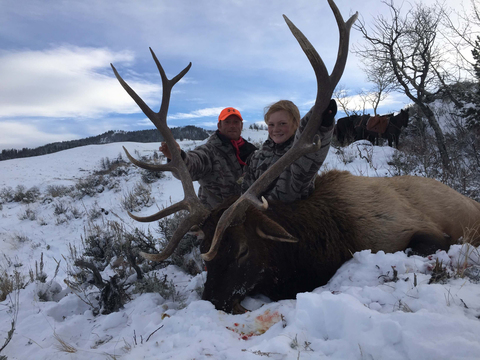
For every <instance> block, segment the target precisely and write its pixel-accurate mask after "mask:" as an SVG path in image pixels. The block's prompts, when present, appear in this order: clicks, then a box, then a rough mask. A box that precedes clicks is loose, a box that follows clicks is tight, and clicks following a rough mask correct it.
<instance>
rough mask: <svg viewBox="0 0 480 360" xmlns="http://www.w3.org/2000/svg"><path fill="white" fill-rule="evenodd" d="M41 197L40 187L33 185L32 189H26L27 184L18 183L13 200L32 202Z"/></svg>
mask: <svg viewBox="0 0 480 360" xmlns="http://www.w3.org/2000/svg"><path fill="white" fill-rule="evenodd" d="M39 197H40V190H39V189H38V187H36V186H33V187H31V188H30V189H28V190H26V188H25V186H23V185H17V187H16V188H15V194H14V196H13V201H15V202H23V203H26V204H30V203H34V202H35V201H37V199H38V198H39Z"/></svg>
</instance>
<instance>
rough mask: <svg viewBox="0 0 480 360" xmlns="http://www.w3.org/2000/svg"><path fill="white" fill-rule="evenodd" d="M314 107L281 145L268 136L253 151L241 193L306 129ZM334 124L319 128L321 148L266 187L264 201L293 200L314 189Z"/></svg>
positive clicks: (299, 160)
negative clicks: (260, 145)
mask: <svg viewBox="0 0 480 360" xmlns="http://www.w3.org/2000/svg"><path fill="white" fill-rule="evenodd" d="M312 110H313V108H312V109H311V110H310V111H309V112H308V113H307V114H306V115H305V116H304V117H303V118H302V120H301V121H300V126H299V127H298V129H297V131H296V133H295V135H294V136H292V137H291V138H290V139H289V140H287V141H286V142H284V143H283V144H275V142H274V141H273V140H272V139H271V138H270V137H268V139H267V140H266V141H265V142H264V143H263V146H262V148H261V149H260V150H258V151H256V152H255V153H254V154H253V155H252V157H251V158H250V160H249V162H248V163H247V168H246V172H245V177H244V179H243V183H242V192H245V191H246V190H247V189H248V188H249V187H250V185H252V184H253V183H254V182H255V180H257V179H258V178H259V177H260V176H261V175H262V174H263V173H264V172H265V171H266V170H267V169H268V168H269V167H270V166H271V165H273V164H274V163H275V162H277V160H278V159H279V158H281V157H282V156H283V155H284V154H285V153H286V152H287V151H288V150H289V149H290V148H291V147H292V145H293V143H294V142H295V141H296V140H297V139H298V138H299V137H300V135H301V134H302V131H303V129H304V128H305V126H306V124H307V122H308V120H309V118H310V116H311V114H312ZM333 127H334V126H333V125H332V126H329V127H323V126H321V127H320V128H319V129H318V134H319V135H320V140H321V142H322V145H321V148H320V150H318V151H317V152H315V153H312V154H308V155H305V156H302V157H301V158H300V159H298V160H297V161H295V162H294V163H293V164H291V165H290V166H289V167H287V168H286V169H285V170H284V171H283V172H282V174H281V175H280V176H279V177H278V178H277V179H276V180H275V181H274V182H273V183H272V184H271V185H270V186H269V187H268V189H267V190H266V191H265V192H264V193H263V196H265V198H266V199H267V200H280V201H283V202H293V201H295V200H299V199H305V198H307V197H308V196H309V195H310V194H311V193H312V192H313V190H314V189H315V178H316V176H317V173H318V170H319V169H320V166H322V164H323V162H324V161H325V158H326V157H327V154H328V150H329V148H330V142H331V140H332V135H333Z"/></svg>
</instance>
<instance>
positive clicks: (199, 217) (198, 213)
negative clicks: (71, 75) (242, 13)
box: [110, 48, 210, 261]
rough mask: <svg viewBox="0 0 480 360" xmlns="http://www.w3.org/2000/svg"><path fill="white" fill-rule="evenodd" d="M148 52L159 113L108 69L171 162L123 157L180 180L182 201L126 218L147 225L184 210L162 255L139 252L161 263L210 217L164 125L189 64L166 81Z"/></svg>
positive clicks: (163, 73)
mask: <svg viewBox="0 0 480 360" xmlns="http://www.w3.org/2000/svg"><path fill="white" fill-rule="evenodd" d="M150 52H151V53H152V56H153V59H154V60H155V63H156V64H157V68H158V70H159V72H160V76H161V77H162V85H163V96H162V104H161V106H160V111H159V112H158V113H156V112H154V111H152V110H151V109H150V108H149V107H148V105H147V104H145V102H144V101H143V100H142V99H141V98H140V96H138V95H137V94H136V93H135V91H133V89H132V88H131V87H130V86H129V85H128V84H127V83H126V82H125V81H124V80H123V79H122V78H121V76H120V75H119V74H118V72H117V70H116V69H115V67H114V66H113V65H112V64H110V65H111V66H112V69H113V72H114V73H115V76H116V77H117V79H118V81H119V82H120V84H121V85H122V86H123V88H124V89H125V90H126V91H127V93H128V94H129V95H130V96H131V97H132V99H133V100H134V101H135V102H136V103H137V105H138V106H139V107H140V109H142V111H143V113H144V114H145V115H146V116H147V117H148V118H149V119H150V120H151V121H152V123H153V124H154V125H155V127H156V128H157V129H158V131H160V134H162V136H163V138H164V139H165V142H166V143H167V145H168V148H169V149H170V151H171V153H172V161H170V162H169V163H167V164H162V165H153V164H146V163H144V162H141V161H138V160H136V159H135V158H133V157H132V156H131V155H130V154H129V153H128V151H127V149H125V147H124V148H123V149H124V150H125V153H126V154H127V157H128V158H129V159H130V161H131V162H132V163H134V164H135V165H137V166H138V167H141V168H143V169H147V170H151V171H171V172H172V173H174V174H175V176H176V177H178V178H179V179H180V180H181V181H182V186H183V192H184V194H185V197H184V199H183V200H182V201H180V202H178V203H176V204H173V205H171V206H169V207H167V208H165V209H163V210H160V211H159V212H157V213H156V214H153V215H150V216H147V217H138V216H135V215H132V214H131V213H130V212H129V213H128V215H130V217H131V218H133V219H135V220H137V221H141V222H151V221H155V220H159V219H162V218H164V217H166V216H168V215H171V214H173V213H176V212H177V211H180V210H188V212H189V215H188V216H187V218H185V219H184V220H183V222H182V223H181V224H180V226H179V227H178V228H177V229H176V230H175V232H174V234H173V236H172V238H171V239H170V241H169V242H168V245H167V246H166V247H165V249H164V250H163V251H162V253H160V254H146V253H143V252H141V253H140V255H142V256H143V257H144V258H146V259H148V260H153V261H162V260H165V259H166V258H168V257H169V256H170V255H171V254H172V253H173V251H174V250H175V248H176V247H177V246H178V244H179V242H180V240H181V239H182V237H183V235H185V234H186V233H187V232H188V230H190V228H191V227H192V226H194V225H197V224H200V223H201V222H203V220H205V219H206V218H207V216H208V215H209V214H210V211H209V210H207V209H206V208H205V207H204V206H203V205H202V203H201V202H200V199H199V198H198V197H197V195H196V194H195V189H194V187H193V181H192V178H191V176H190V173H189V171H188V169H187V165H186V164H185V162H184V161H183V159H182V156H181V154H180V150H179V149H178V148H177V146H176V143H175V139H174V137H173V135H172V132H171V131H170V128H169V127H168V126H167V113H168V106H169V103H170V94H171V92H172V88H173V86H174V85H175V84H176V83H177V82H178V81H179V80H180V79H181V78H182V77H183V76H184V75H185V74H186V73H187V72H188V70H190V67H191V66H192V63H190V64H188V66H187V67H186V68H185V69H183V70H182V71H181V72H180V73H179V74H178V75H177V76H175V77H174V78H173V79H171V80H169V79H168V78H167V76H166V75H165V71H164V70H163V68H162V65H161V64H160V62H159V61H158V59H157V57H156V56H155V53H154V52H153V50H152V49H151V48H150Z"/></svg>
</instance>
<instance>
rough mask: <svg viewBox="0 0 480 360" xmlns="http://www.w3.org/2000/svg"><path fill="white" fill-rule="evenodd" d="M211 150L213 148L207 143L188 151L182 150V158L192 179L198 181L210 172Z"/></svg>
mask: <svg viewBox="0 0 480 360" xmlns="http://www.w3.org/2000/svg"><path fill="white" fill-rule="evenodd" d="M213 151H214V150H213V148H212V147H211V146H208V145H200V146H199V147H197V148H195V150H190V151H189V152H184V151H183V150H182V158H183V160H184V161H185V164H186V165H187V168H188V171H189V172H190V176H191V177H192V180H193V181H198V180H200V179H201V178H203V177H205V175H207V174H210V173H211V172H212V159H213V155H214V154H213ZM175 177H176V176H175Z"/></svg>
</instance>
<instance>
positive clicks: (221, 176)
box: [182, 132, 256, 209]
mask: <svg viewBox="0 0 480 360" xmlns="http://www.w3.org/2000/svg"><path fill="white" fill-rule="evenodd" d="M243 147H246V149H248V151H249V152H250V153H251V152H253V151H254V150H256V147H255V146H254V145H252V144H251V143H249V142H248V141H246V140H245V144H244V145H243V146H242V148H243ZM182 157H183V159H184V160H185V163H186V164H187V168H188V170H189V172H190V175H191V176H192V180H193V181H198V183H199V184H200V188H199V190H198V197H199V199H200V201H201V202H202V204H204V205H205V206H206V207H207V208H208V209H213V208H215V207H216V206H217V205H219V204H221V203H222V202H223V201H224V200H225V199H227V198H229V197H231V196H233V195H240V194H241V185H240V183H239V182H238V179H240V178H241V177H242V176H243V173H244V166H242V165H240V163H239V162H238V159H237V157H236V154H235V149H234V147H233V145H232V144H231V143H230V142H229V141H228V140H227V141H222V139H221V138H220V137H219V135H218V132H215V133H214V134H213V135H211V136H210V137H209V138H208V140H207V142H206V143H205V144H204V145H200V146H198V147H197V148H195V149H194V150H192V151H189V152H186V153H185V152H183V151H182Z"/></svg>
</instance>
